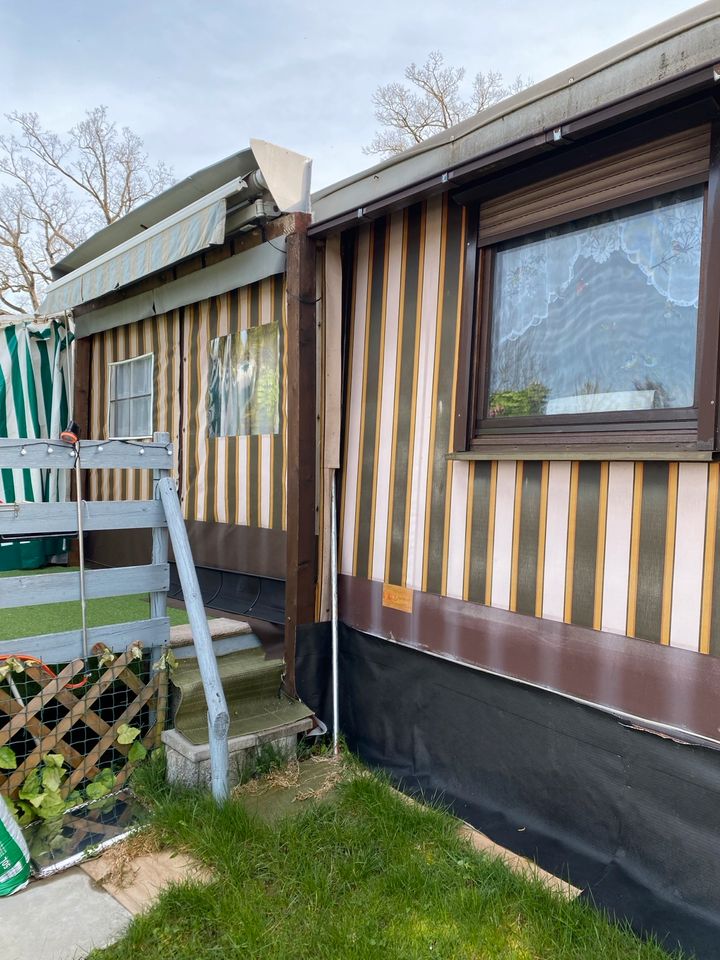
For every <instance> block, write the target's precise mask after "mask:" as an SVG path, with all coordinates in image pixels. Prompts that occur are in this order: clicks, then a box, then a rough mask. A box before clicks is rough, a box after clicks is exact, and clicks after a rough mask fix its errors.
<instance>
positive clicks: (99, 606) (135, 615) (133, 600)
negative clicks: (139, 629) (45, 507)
mask: <svg viewBox="0 0 720 960" xmlns="http://www.w3.org/2000/svg"><path fill="white" fill-rule="evenodd" d="M69 569H70V570H72V569H76V568H72V567H70V568H68V567H48V568H46V569H43V570H13V571H9V572H2V573H0V578H1V577H17V576H26V575H32V574H38V573H62V572H67V571H68V570H69ZM1 591H2V584H1V583H0V592H1ZM149 616H150V600H149V597H148V595H147V594H140V595H138V596H132V597H108V598H107V599H102V600H88V602H87V618H88V626H90V627H99V626H102V625H103V624H106V623H124V622H125V621H127V620H147V619H148V617H149ZM168 616H169V617H170V623H171V624H173V625H174V624H176V623H187V622H188V619H187V614H186V613H185V611H184V610H174V609H172V608H168ZM81 626H82V622H81V618H80V604H79V602H72V603H47V604H40V605H39V606H37V607H16V608H13V609H11V610H3V611H2V616H1V617H0V640H14V639H15V638H17V637H34V636H36V635H37V634H41V633H59V632H61V631H63V630H79V629H80V627H81Z"/></svg>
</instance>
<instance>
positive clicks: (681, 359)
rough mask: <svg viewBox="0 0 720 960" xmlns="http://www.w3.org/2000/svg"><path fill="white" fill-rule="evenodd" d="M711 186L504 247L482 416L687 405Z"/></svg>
mask: <svg viewBox="0 0 720 960" xmlns="http://www.w3.org/2000/svg"><path fill="white" fill-rule="evenodd" d="M702 228H703V190H702V187H693V188H691V189H689V190H684V191H680V192H675V193H672V194H667V195H665V196H662V197H659V198H656V199H654V200H651V201H645V202H642V203H637V204H633V205H631V206H626V207H621V208H619V209H615V210H611V211H608V212H606V213H602V214H599V215H595V216H592V217H587V218H585V219H582V220H576V221H574V222H571V223H568V224H565V225H564V226H561V227H555V228H553V229H549V230H543V231H541V232H539V233H535V234H532V235H530V236H527V237H523V238H522V239H520V240H514V241H509V242H506V243H502V244H500V245H498V246H497V247H496V248H495V249H494V252H493V258H492V290H491V307H490V317H489V321H490V344H489V351H488V358H487V381H486V383H487V386H486V389H485V396H484V397H483V398H481V399H482V401H483V402H484V410H483V412H482V415H483V418H484V419H487V420H495V421H497V420H508V421H509V420H511V419H513V420H515V419H516V418H519V417H531V418H546V417H552V416H553V415H556V416H557V415H574V416H576V417H577V418H578V419H580V418H581V417H583V416H586V415H588V414H602V413H611V412H612V413H616V412H619V411H625V412H630V411H636V412H639V414H640V416H642V412H645V411H651V410H660V409H663V410H669V409H672V410H678V409H688V410H689V409H690V408H692V407H693V405H694V402H695V400H694V398H695V356H696V348H697V325H698V293H699V286H700V252H701V245H702Z"/></svg>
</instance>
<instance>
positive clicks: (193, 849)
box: [90, 761, 668, 960]
mask: <svg viewBox="0 0 720 960" xmlns="http://www.w3.org/2000/svg"><path fill="white" fill-rule="evenodd" d="M150 764H151V766H152V765H154V764H153V763H152V761H151V762H150ZM162 793H163V791H162V788H158V790H157V791H156V794H162ZM155 824H156V829H157V830H158V831H159V834H160V837H161V839H162V840H163V841H164V842H166V843H167V844H168V845H170V846H172V847H173V848H175V849H182V850H186V851H188V852H190V853H191V854H192V855H193V856H195V857H196V858H197V859H198V860H199V861H201V863H203V864H205V865H206V866H207V867H209V868H210V871H211V875H212V876H213V877H214V880H213V881H212V882H210V883H209V884H207V885H202V884H201V883H199V882H198V883H189V882H188V883H185V884H182V885H177V886H175V887H171V888H169V889H168V890H167V891H166V892H165V893H164V894H163V895H162V897H161V898H160V900H159V901H158V903H157V904H156V905H155V906H154V907H153V908H152V909H150V910H149V911H148V912H146V913H144V914H141V915H140V916H138V917H137V918H136V919H135V920H134V921H133V923H132V924H131V926H130V928H129V930H128V932H127V934H126V935H125V936H124V937H123V939H122V940H120V941H119V942H118V943H116V944H114V945H113V946H111V947H108V948H106V949H104V950H98V951H95V952H94V953H92V954H91V955H90V957H91V960H137V958H139V957H148V958H151V957H152V958H153V960H221V958H222V960H225V958H236V957H237V958H243V960H246V958H258V960H260V958H262V960H270V958H272V960H310V958H312V960H346V958H348V960H381V958H382V960H420V958H423V960H427V958H433V957H437V958H442V960H598V958H602V960H661V958H665V960H667V957H668V954H666V953H665V952H664V951H663V950H662V949H661V948H660V947H658V946H657V945H656V944H653V943H648V942H643V941H640V940H639V939H637V938H636V937H635V936H634V935H633V934H632V933H631V932H629V931H628V930H627V929H623V928H620V927H618V926H614V925H612V924H611V923H609V922H608V921H607V920H606V919H605V918H604V917H603V916H602V915H601V914H600V913H598V912H597V911H595V910H594V909H592V908H591V907H590V906H588V905H587V904H585V903H582V902H579V901H577V900H576V901H568V900H564V899H561V898H560V897H559V896H556V895H554V894H551V893H550V892H548V890H547V889H546V888H545V887H543V886H542V885H541V884H540V883H539V882H537V881H535V880H531V879H527V878H522V877H519V876H517V875H516V874H513V873H511V872H510V871H509V870H508V869H507V868H506V867H505V866H504V865H503V864H502V863H501V862H500V861H497V860H494V859H490V858H487V857H484V856H482V855H480V854H478V853H476V852H475V851H474V850H473V849H472V848H471V847H470V845H469V844H468V843H467V842H466V841H464V840H462V839H461V838H460V837H459V836H458V833H457V827H458V823H457V821H456V820H454V819H453V818H452V817H450V816H449V815H447V814H445V813H443V812H441V811H439V810H436V809H430V808H426V807H419V806H417V805H411V804H407V803H405V802H404V801H403V800H402V799H400V798H399V797H398V795H397V794H396V793H394V792H393V791H392V790H391V789H390V788H389V786H388V785H387V784H386V783H384V782H383V781H382V780H380V779H378V778H377V777H375V776H370V775H367V774H365V775H363V776H356V777H355V778H353V779H350V780H348V781H347V782H344V783H342V784H340V785H339V787H337V788H336V791H335V793H334V794H333V795H332V797H331V798H330V799H325V800H324V801H322V802H317V801H311V802H308V801H306V802H305V803H303V804H302V812H301V813H300V814H298V815H296V816H294V817H285V818H283V819H280V820H279V821H276V822H273V823H271V824H268V823H266V822H264V821H262V820H260V819H257V818H255V817H253V816H252V815H251V814H249V813H248V812H247V810H246V808H245V807H244V806H243V803H242V801H240V800H232V801H229V802H228V803H226V804H225V805H224V806H222V807H217V806H215V805H214V804H213V802H212V800H211V799H210V798H209V797H207V796H202V795H198V794H187V793H186V794H175V795H173V794H172V793H170V794H168V793H167V792H166V793H165V796H162V797H161V799H160V800H159V802H158V804H157V807H156V811H155Z"/></svg>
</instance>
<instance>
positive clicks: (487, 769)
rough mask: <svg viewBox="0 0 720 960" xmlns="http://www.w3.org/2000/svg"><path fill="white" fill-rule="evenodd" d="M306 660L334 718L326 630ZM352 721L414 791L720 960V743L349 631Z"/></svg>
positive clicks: (300, 654) (346, 658)
mask: <svg viewBox="0 0 720 960" xmlns="http://www.w3.org/2000/svg"><path fill="white" fill-rule="evenodd" d="M296 668H297V684H298V692H299V695H300V696H301V698H302V699H303V700H304V701H305V703H307V704H308V705H309V706H311V707H313V709H315V710H316V712H317V713H318V715H319V716H320V717H321V719H323V720H324V721H325V722H326V723H329V721H330V720H331V719H332V710H331V702H330V631H329V625H328V624H318V625H315V626H313V627H304V628H302V633H301V636H300V637H299V639H298V645H297V663H296ZM340 725H341V731H342V733H343V734H344V736H345V737H346V739H347V742H348V744H349V746H350V748H351V749H352V750H354V751H355V752H357V753H358V754H359V755H360V757H362V759H363V760H365V761H366V762H367V763H369V764H371V765H373V766H377V767H382V768H383V769H385V770H386V771H388V773H389V774H390V775H391V776H392V777H393V779H394V780H396V781H397V782H398V783H399V784H400V785H401V786H402V787H403V789H404V790H406V791H407V792H409V793H414V794H418V793H422V794H423V795H424V796H426V797H431V798H432V797H435V798H438V799H441V800H442V801H443V802H444V803H445V804H446V805H447V806H449V807H450V808H451V809H452V810H453V812H454V813H455V814H456V815H457V816H458V817H460V818H462V819H463V820H466V821H468V822H469V823H472V824H473V825H474V826H476V827H478V828H479V829H480V830H482V831H483V832H484V833H486V834H487V835H488V836H489V837H491V838H492V839H493V840H495V841H496V842H497V843H500V844H502V845H503V846H504V847H507V848H509V849H510V850H513V851H515V852H517V853H520V854H522V855H524V856H527V857H532V858H533V859H535V860H536V861H537V863H538V864H540V866H542V867H543V868H544V869H546V870H549V871H550V872H551V873H554V874H556V875H558V876H562V877H564V878H566V879H569V880H570V881H571V882H572V883H573V884H575V885H576V886H578V887H582V888H583V890H584V891H586V892H585V894H584V895H585V896H587V897H591V898H592V899H593V900H594V901H595V903H596V904H597V905H598V906H600V907H601V908H603V909H605V910H607V911H608V912H610V913H612V914H614V915H615V916H617V917H619V918H626V919H627V920H629V921H630V923H631V924H632V926H633V928H634V929H635V930H637V931H638V932H640V933H643V932H648V931H651V932H653V933H654V934H655V935H656V936H658V937H659V938H660V939H661V940H663V941H664V942H665V945H666V946H667V947H668V948H672V947H674V946H676V945H678V944H679V945H680V946H682V947H683V948H684V949H685V950H686V951H687V952H688V953H692V952H695V953H696V954H697V956H698V958H701V960H717V958H720V752H717V751H714V750H711V749H707V748H703V747H698V746H689V745H686V744H680V743H676V742H675V741H673V740H670V739H666V738H662V737H659V736H657V735H654V734H651V733H647V732H643V731H638V730H635V729H631V728H630V727H629V726H628V725H627V724H625V723H623V722H621V721H620V720H618V719H616V718H615V717H613V716H611V715H609V714H606V713H604V712H602V711H600V710H596V709H593V708H591V707H586V706H582V705H580V704H577V703H574V702H573V701H570V700H567V699H566V698H564V697H561V696H558V695H557V694H553V693H548V692H545V691H542V690H536V689H533V688H530V687H526V686H523V685H521V684H519V683H516V682H514V681H511V680H506V679H503V678H502V677H497V676H494V675H490V674H485V673H482V672H479V671H477V670H473V669H471V668H469V667H466V666H463V665H459V664H456V663H452V662H449V661H446V660H441V659H438V658H436V657H432V656H429V655H428V654H425V653H420V652H417V651H415V650H411V649H409V648H407V647H402V646H400V645H398V644H394V643H390V642H388V641H385V640H381V639H378V638H376V637H372V636H368V635H366V634H363V633H360V632H358V631H356V630H353V629H350V628H348V627H346V626H344V625H343V626H341V631H340Z"/></svg>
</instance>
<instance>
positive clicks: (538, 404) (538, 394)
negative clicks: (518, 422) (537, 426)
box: [490, 381, 550, 417]
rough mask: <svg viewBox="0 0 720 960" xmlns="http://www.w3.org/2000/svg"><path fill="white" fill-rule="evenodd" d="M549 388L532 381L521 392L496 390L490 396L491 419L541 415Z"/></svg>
mask: <svg viewBox="0 0 720 960" xmlns="http://www.w3.org/2000/svg"><path fill="white" fill-rule="evenodd" d="M549 392H550V390H549V388H548V387H546V386H545V384H544V383H539V382H538V381H533V382H532V383H529V384H528V385H527V386H526V387H523V388H522V390H498V391H497V392H496V393H493V394H492V395H491V396H490V416H491V417H531V416H533V415H534V414H538V413H542V412H543V411H544V409H545V404H546V403H547V398H548V393H549Z"/></svg>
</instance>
